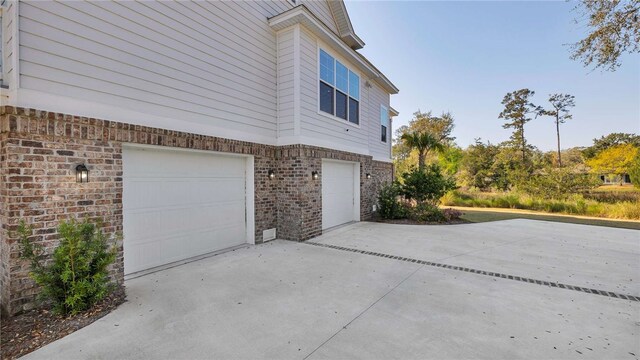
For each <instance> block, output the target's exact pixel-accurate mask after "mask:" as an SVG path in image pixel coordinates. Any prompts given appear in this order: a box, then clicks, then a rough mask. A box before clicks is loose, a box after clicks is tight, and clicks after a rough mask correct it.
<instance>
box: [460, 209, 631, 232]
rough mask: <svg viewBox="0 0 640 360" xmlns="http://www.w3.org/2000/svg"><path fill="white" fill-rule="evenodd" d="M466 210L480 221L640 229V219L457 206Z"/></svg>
mask: <svg viewBox="0 0 640 360" xmlns="http://www.w3.org/2000/svg"><path fill="white" fill-rule="evenodd" d="M455 208H456V209H458V210H461V211H462V212H464V215H463V216H462V218H463V219H464V220H467V221H470V222H473V223H480V222H487V221H498V220H510V219H530V220H543V221H555V222H563V223H572V224H582V225H597V226H608V227H614V228H622V229H634V230H640V221H616V220H606V219H592V218H584V217H577V216H567V215H553V214H536V213H531V212H522V211H509V209H486V210H484V209H483V210H478V209H477V208H463V207H455Z"/></svg>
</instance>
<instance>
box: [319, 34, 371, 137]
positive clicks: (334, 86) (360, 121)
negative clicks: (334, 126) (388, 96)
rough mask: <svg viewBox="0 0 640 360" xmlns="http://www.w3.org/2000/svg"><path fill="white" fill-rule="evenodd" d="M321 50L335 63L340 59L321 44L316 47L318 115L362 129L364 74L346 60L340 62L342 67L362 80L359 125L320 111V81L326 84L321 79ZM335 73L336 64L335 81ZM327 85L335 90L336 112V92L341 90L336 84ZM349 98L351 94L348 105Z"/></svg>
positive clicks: (334, 103) (360, 85)
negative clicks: (350, 65)
mask: <svg viewBox="0 0 640 360" xmlns="http://www.w3.org/2000/svg"><path fill="white" fill-rule="evenodd" d="M320 50H323V51H324V52H326V53H327V54H329V55H331V57H333V60H334V61H338V60H339V59H338V56H336V55H335V53H333V52H332V51H331V50H327V48H326V47H322V46H320V44H319V43H318V44H317V46H316V63H317V66H316V98H317V108H316V112H317V113H318V115H320V116H324V117H326V118H329V119H332V120H334V121H337V122H339V123H340V124H343V125H345V124H346V125H349V126H351V127H354V128H357V129H360V128H361V126H360V125H361V124H362V73H360V71H358V70H356V69H355V68H353V67H349V66H347V64H345V63H346V61H344V60H341V59H340V60H339V61H340V63H342V65H344V66H345V67H346V68H347V70H350V71H351V72H353V73H354V74H356V75H358V79H360V81H359V87H360V88H359V89H358V90H359V91H358V95H359V96H358V97H359V99H358V123H357V124H354V123H352V122H351V121H349V120H345V119H343V118H341V117H337V116H335V115H331V114H329V113H326V112H324V111H322V110H320V81H322V82H324V83H325V84H326V82H325V81H324V80H322V79H320ZM335 71H336V70H335V64H334V69H333V72H334V75H333V76H334V79H335V76H336V75H335ZM327 85H329V86H332V87H333V89H334V94H333V108H334V110H335V106H336V95H335V92H336V91H339V90H338V88H337V86H336V85H335V84H334V85H331V84H327ZM348 89H349V85H348V84H347V90H348ZM349 97H350V96H349V94H347V103H348V101H349ZM348 112H349V108H348V106H347V114H348ZM347 117H348V115H347Z"/></svg>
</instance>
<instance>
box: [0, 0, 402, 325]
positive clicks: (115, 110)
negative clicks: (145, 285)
mask: <svg viewBox="0 0 640 360" xmlns="http://www.w3.org/2000/svg"><path fill="white" fill-rule="evenodd" d="M0 4H1V8H0V19H1V23H2V26H1V27H0V33H1V38H2V46H1V49H0V50H1V51H0V66H1V71H0V74H1V75H2V76H1V77H0V85H1V86H0V104H2V106H0V155H1V156H0V223H1V225H2V226H1V227H0V243H1V248H0V250H1V252H0V253H1V254H2V257H1V263H0V265H1V266H0V288H1V292H2V294H1V295H2V296H1V299H2V306H3V308H4V309H5V310H6V311H8V312H10V313H15V312H16V311H20V310H22V309H25V308H26V305H28V304H29V303H30V302H31V301H32V299H33V298H34V296H35V293H36V289H35V288H34V285H33V284H32V283H31V282H30V281H29V280H28V269H26V268H25V267H24V266H23V264H22V263H21V262H20V260H19V256H18V251H19V250H18V248H17V246H16V242H15V238H12V236H13V235H12V234H13V233H12V231H11V230H13V229H15V227H16V225H17V224H18V222H19V221H20V220H25V221H27V223H29V224H32V225H34V228H36V229H37V241H39V242H40V243H42V244H45V245H46V246H55V245H56V244H57V240H58V235H57V230H56V227H57V225H58V223H59V221H61V220H64V219H67V218H84V217H91V218H102V219H104V220H105V227H104V229H103V231H105V233H108V234H116V233H123V234H124V240H123V243H122V247H120V249H119V253H118V259H117V261H116V264H115V269H114V274H115V276H116V277H117V278H118V279H123V278H124V275H129V274H132V273H138V272H140V271H147V270H149V269H151V268H154V267H158V266H165V265H166V264H169V263H174V262H177V261H183V260H185V259H188V258H193V257H196V256H201V255H203V254H208V253H212V252H217V251H222V250H227V249H231V248H234V247H237V246H241V245H243V244H256V243H261V242H263V241H267V240H272V239H274V238H276V237H277V238H279V239H287V240H294V241H304V240H306V239H309V238H312V237H314V236H318V235H320V234H322V233H323V231H325V230H326V229H328V228H331V227H335V226H338V225H341V224H345V223H349V222H352V221H360V220H366V219H370V218H371V217H372V216H373V213H374V212H375V211H376V195H377V192H378V190H379V189H380V187H381V186H382V184H383V183H384V182H387V181H391V180H392V176H393V175H392V174H393V165H392V161H391V140H392V139H391V135H392V132H391V126H392V123H391V118H392V117H393V116H395V115H397V112H396V111H395V110H394V109H393V108H392V107H391V106H390V95H392V94H396V93H397V92H398V89H397V88H396V86H395V85H394V84H393V83H392V82H391V81H390V80H389V79H388V78H387V77H386V76H385V75H384V74H383V73H382V72H381V71H380V70H378V69H377V68H376V67H375V66H374V65H373V64H372V63H371V62H370V61H369V60H367V59H366V58H365V57H364V56H362V55H361V54H360V53H359V52H358V50H359V49H361V48H362V47H363V46H364V42H363V41H362V39H360V37H359V36H358V35H356V33H355V31H354V29H353V26H352V24H351V21H350V20H349V15H348V14H347V11H346V7H345V4H344V3H343V2H342V1H341V0H273V1H237V2H234V1H115V0H111V1H107V0H105V1H92V2H85V1H71V0H69V1H64V0H63V1H37V0H35V1H32V0H0ZM385 25H387V24H384V23H381V24H380V26H385ZM388 26H392V24H388ZM389 45H392V44H389ZM389 51H392V49H391V48H390V50H389ZM78 169H80V170H82V171H84V169H86V170H87V171H88V174H87V173H85V172H82V171H79V170H78ZM77 173H78V174H80V173H81V174H83V175H81V176H78V177H77V178H76V175H77ZM87 175H88V176H87ZM87 179H88V182H87V181H86V180H87Z"/></svg>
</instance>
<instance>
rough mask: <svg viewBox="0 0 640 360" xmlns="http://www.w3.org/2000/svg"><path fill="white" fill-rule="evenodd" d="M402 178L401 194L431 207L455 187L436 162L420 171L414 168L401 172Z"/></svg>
mask: <svg viewBox="0 0 640 360" xmlns="http://www.w3.org/2000/svg"><path fill="white" fill-rule="evenodd" d="M402 180H403V182H402V194H403V195H404V197H405V198H406V199H408V200H415V201H416V203H418V204H423V203H426V204H428V205H429V206H431V207H436V206H437V204H438V203H439V202H440V198H442V197H443V196H444V195H445V194H446V193H447V192H448V191H451V190H453V189H455V188H456V184H455V182H454V181H453V180H452V179H451V178H449V177H446V176H444V175H443V174H442V172H441V171H440V167H439V166H438V165H437V164H432V165H429V166H426V167H425V168H424V170H422V171H421V170H419V169H415V168H414V169H412V170H411V171H409V172H406V173H404V174H402Z"/></svg>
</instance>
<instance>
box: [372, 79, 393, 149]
mask: <svg viewBox="0 0 640 360" xmlns="http://www.w3.org/2000/svg"><path fill="white" fill-rule="evenodd" d="M370 83H371V85H372V86H371V88H370V89H369V90H368V91H367V93H368V94H369V98H368V100H369V101H367V111H366V113H367V115H368V116H369V118H368V119H371V126H369V151H370V154H371V155H372V156H373V158H374V159H376V160H389V161H390V159H391V135H392V134H391V130H390V129H389V130H387V142H386V143H385V142H382V141H381V135H382V134H381V131H380V126H381V123H380V105H384V107H386V108H387V110H388V109H389V94H388V93H387V92H386V91H385V90H384V89H382V88H381V87H380V86H379V85H378V84H376V83H375V82H373V81H370ZM390 124H391V123H389V127H390Z"/></svg>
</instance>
